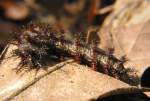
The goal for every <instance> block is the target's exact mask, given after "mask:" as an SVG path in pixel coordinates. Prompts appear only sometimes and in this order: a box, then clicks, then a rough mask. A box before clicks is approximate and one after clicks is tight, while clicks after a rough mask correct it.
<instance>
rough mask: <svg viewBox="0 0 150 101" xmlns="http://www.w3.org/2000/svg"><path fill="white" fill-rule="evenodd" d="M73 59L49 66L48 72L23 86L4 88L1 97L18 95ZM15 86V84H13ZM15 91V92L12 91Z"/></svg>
mask: <svg viewBox="0 0 150 101" xmlns="http://www.w3.org/2000/svg"><path fill="white" fill-rule="evenodd" d="M72 62H73V60H72V59H70V60H67V61H64V62H61V63H59V64H56V65H55V66H52V67H49V69H48V70H47V72H44V73H42V74H41V75H39V76H37V77H35V78H34V79H33V80H31V81H30V82H27V83H23V84H22V85H20V86H22V87H16V88H10V89H7V88H6V89H7V91H6V90H4V91H1V92H0V98H3V100H4V101H9V100H10V99H12V98H13V97H15V96H17V95H18V94H20V93H21V92H23V91H24V90H26V89H27V88H28V87H30V86H32V85H33V84H35V83H36V82H37V81H39V80H40V79H41V78H43V77H45V76H46V75H48V74H50V73H52V72H54V71H56V70H58V69H60V68H61V67H63V66H64V65H66V64H68V63H72ZM12 86H13V85H12ZM12 91H14V92H12Z"/></svg>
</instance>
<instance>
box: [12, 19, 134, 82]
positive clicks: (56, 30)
mask: <svg viewBox="0 0 150 101" xmlns="http://www.w3.org/2000/svg"><path fill="white" fill-rule="evenodd" d="M18 34H20V35H19V37H18V38H17V43H18V49H16V50H15V51H14V54H15V55H17V56H19V57H21V62H20V65H21V68H22V67H24V66H27V67H29V69H40V68H44V67H45V65H46V62H48V60H49V59H50V58H51V56H53V55H55V56H56V57H58V59H60V60H63V58H64V57H70V58H75V60H76V61H77V62H78V63H83V64H86V65H89V66H92V67H93V68H94V69H95V67H98V68H97V71H99V72H103V73H105V74H108V75H110V76H113V77H115V78H118V79H121V80H123V81H126V82H128V83H132V82H130V81H128V80H129V78H130V76H129V75H128V71H127V70H126V69H125V68H124V66H123V63H124V62H123V61H122V60H119V59H117V58H115V57H114V56H113V52H112V51H110V52H105V51H103V50H102V49H99V48H97V45H96V43H93V44H89V45H88V44H86V43H85V42H84V41H82V40H81V39H80V37H76V38H75V39H74V40H73V41H71V40H67V39H66V38H65V31H64V30H63V29H62V28H60V27H58V26H54V25H49V24H45V23H37V22H36V23H30V24H28V25H27V26H25V27H24V28H23V29H21V30H20V32H19V33H18ZM125 78H127V79H128V80H126V79H125ZM131 78H132V77H131Z"/></svg>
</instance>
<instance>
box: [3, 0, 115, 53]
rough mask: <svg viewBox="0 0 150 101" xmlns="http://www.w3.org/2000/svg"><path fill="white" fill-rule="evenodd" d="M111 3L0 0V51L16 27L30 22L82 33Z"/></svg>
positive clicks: (97, 22)
mask: <svg viewBox="0 0 150 101" xmlns="http://www.w3.org/2000/svg"><path fill="white" fill-rule="evenodd" d="M114 3H115V0H0V51H2V50H3V48H4V47H5V45H6V44H7V43H8V42H9V41H10V40H11V39H12V38H13V37H14V36H15V34H14V32H15V31H16V30H17V28H18V27H21V26H23V25H26V24H27V23H29V22H30V21H41V22H45V23H49V24H58V25H60V26H62V27H63V28H64V29H67V30H68V31H69V32H71V33H83V36H84V34H86V33H87V32H88V30H89V28H91V27H92V28H97V27H100V26H101V25H102V23H103V21H104V19H105V18H106V16H108V15H109V13H110V12H111V11H112V9H111V8H112V5H113V4H114ZM103 8H108V9H106V10H105V9H104V10H103ZM109 8H110V9H109ZM100 9H102V12H100V11H99V10H100Z"/></svg>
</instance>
